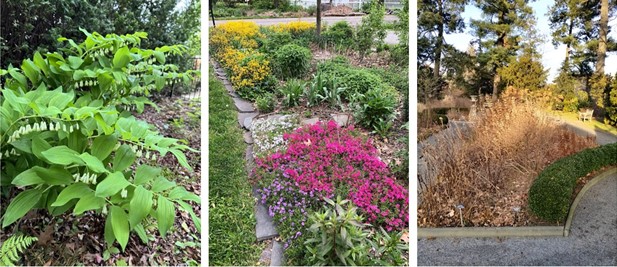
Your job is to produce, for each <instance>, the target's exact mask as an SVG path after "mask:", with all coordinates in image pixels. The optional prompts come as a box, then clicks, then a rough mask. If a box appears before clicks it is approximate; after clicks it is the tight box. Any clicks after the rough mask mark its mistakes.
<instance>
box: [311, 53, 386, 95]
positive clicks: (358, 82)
mask: <svg viewBox="0 0 617 267" xmlns="http://www.w3.org/2000/svg"><path fill="white" fill-rule="evenodd" d="M343 62H344V61H343V60H342V59H341V58H334V59H332V60H327V61H324V62H323V63H320V64H319V65H318V67H317V68H318V70H320V71H322V72H323V75H324V76H323V79H324V82H325V83H326V84H331V83H332V80H334V79H338V84H339V85H340V86H342V87H345V89H346V90H345V93H344V94H343V97H344V98H345V99H347V100H350V101H351V100H353V99H354V98H355V97H356V96H357V95H358V94H364V93H365V92H367V91H368V90H369V89H371V88H375V87H379V86H381V85H382V84H383V83H384V82H383V80H382V79H381V78H380V77H379V76H378V75H375V74H373V73H371V71H370V70H369V69H364V68H354V67H352V66H350V65H349V64H347V63H346V62H345V63H343Z"/></svg>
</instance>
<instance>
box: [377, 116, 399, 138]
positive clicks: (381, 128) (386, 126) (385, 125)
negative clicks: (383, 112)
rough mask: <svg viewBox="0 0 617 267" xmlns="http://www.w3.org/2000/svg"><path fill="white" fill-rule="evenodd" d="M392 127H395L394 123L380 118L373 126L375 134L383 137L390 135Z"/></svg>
mask: <svg viewBox="0 0 617 267" xmlns="http://www.w3.org/2000/svg"><path fill="white" fill-rule="evenodd" d="M392 125H394V122H393V121H391V120H390V121H385V120H383V119H382V118H380V119H379V121H377V122H376V123H375V125H373V129H374V131H373V132H374V133H376V134H378V135H379V136H381V137H386V136H387V135H388V132H390V129H392Z"/></svg>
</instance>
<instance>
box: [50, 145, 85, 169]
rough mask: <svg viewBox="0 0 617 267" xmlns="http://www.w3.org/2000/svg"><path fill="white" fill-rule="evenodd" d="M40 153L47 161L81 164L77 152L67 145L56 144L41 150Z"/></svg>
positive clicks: (61, 163) (62, 163)
mask: <svg viewBox="0 0 617 267" xmlns="http://www.w3.org/2000/svg"><path fill="white" fill-rule="evenodd" d="M41 154H42V155H43V156H44V157H45V159H47V160H48V161H49V162H51V163H54V164H60V165H69V164H72V163H77V164H83V161H82V160H81V158H79V153H77V152H76V151H75V150H72V149H70V148H68V147H67V146H56V147H52V148H50V149H48V150H45V151H43V152H41Z"/></svg>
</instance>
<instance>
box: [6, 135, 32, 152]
mask: <svg viewBox="0 0 617 267" xmlns="http://www.w3.org/2000/svg"><path fill="white" fill-rule="evenodd" d="M11 145H12V146H13V147H15V148H17V149H19V150H20V151H23V152H26V153H32V150H31V149H32V141H31V140H30V139H29V138H25V137H24V138H21V139H19V140H17V141H13V142H11Z"/></svg>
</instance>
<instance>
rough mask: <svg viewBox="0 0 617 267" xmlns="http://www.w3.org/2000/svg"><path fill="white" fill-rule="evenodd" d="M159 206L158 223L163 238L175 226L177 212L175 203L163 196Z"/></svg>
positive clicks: (158, 201) (160, 198)
mask: <svg viewBox="0 0 617 267" xmlns="http://www.w3.org/2000/svg"><path fill="white" fill-rule="evenodd" d="M157 205H158V206H157V208H156V221H157V222H158V226H159V233H160V234H161V236H162V237H165V235H166V234H167V231H169V229H170V228H171V226H172V225H173V224H174V219H175V217H176V211H175V208H174V205H173V203H171V201H169V200H167V199H166V198H165V197H163V196H161V195H159V198H158V200H157Z"/></svg>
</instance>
